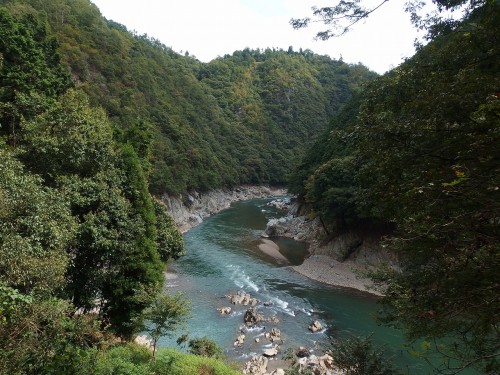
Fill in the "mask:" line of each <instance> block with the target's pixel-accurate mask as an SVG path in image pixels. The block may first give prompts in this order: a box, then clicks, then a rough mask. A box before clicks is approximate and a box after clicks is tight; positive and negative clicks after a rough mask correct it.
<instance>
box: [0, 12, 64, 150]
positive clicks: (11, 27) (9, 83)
mask: <svg viewBox="0 0 500 375" xmlns="http://www.w3.org/2000/svg"><path fill="white" fill-rule="evenodd" d="M57 49H58V43H57V42H56V41H55V40H54V39H53V38H50V37H49V36H48V35H47V24H46V22H43V21H40V19H38V18H37V17H36V15H35V14H32V13H26V14H24V15H23V16H21V17H19V18H14V17H12V16H11V15H10V14H9V13H8V12H7V11H6V10H5V9H0V123H1V124H2V127H1V128H0V134H3V135H7V136H8V139H9V142H10V143H11V144H14V145H15V144H16V142H17V137H18V135H19V134H20V133H22V132H21V128H20V121H21V118H23V117H24V118H30V117H32V116H33V115H35V114H37V113H40V112H41V111H43V110H45V109H46V108H47V106H48V105H49V104H50V102H51V101H53V100H54V99H55V98H56V97H57V95H59V94H61V93H62V92H64V91H65V90H66V89H67V88H68V87H70V85H71V81H70V78H69V74H68V71H67V70H66V68H65V67H64V66H63V65H62V64H61V63H60V55H59V53H58V51H57ZM18 133H19V134H18Z"/></svg>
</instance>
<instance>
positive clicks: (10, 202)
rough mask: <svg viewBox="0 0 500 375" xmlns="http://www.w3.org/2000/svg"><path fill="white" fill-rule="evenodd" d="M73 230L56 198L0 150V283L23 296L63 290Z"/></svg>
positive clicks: (37, 179)
mask: <svg viewBox="0 0 500 375" xmlns="http://www.w3.org/2000/svg"><path fill="white" fill-rule="evenodd" d="M47 207H50V208H51V209H50V210H48V209H47ZM74 229H75V221H74V219H73V218H72V217H71V214H70V211H69V210H68V208H67V207H66V206H65V205H64V202H61V200H60V199H59V197H58V195H57V192H56V191H54V190H53V189H50V188H46V187H43V186H42V184H41V181H40V179H39V178H38V177H35V176H32V175H30V174H29V173H28V172H27V171H26V170H25V169H24V168H23V167H22V164H21V163H19V162H18V161H17V160H16V159H14V157H13V156H12V154H11V153H10V152H9V151H8V150H4V149H0V281H1V282H3V283H5V285H7V286H9V287H12V288H15V289H17V290H19V291H20V292H21V293H23V294H28V293H31V292H34V293H38V294H49V295H50V294H51V293H52V292H54V291H56V290H58V289H60V288H61V287H63V285H64V275H65V272H66V267H67V264H68V255H67V253H66V248H67V246H68V245H69V244H70V243H71V241H72V240H73V238H74Z"/></svg>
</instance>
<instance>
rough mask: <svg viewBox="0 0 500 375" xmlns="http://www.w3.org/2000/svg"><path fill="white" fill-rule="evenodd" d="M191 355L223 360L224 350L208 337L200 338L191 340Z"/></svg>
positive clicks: (189, 344)
mask: <svg viewBox="0 0 500 375" xmlns="http://www.w3.org/2000/svg"><path fill="white" fill-rule="evenodd" d="M188 346H189V353H191V354H195V355H200V356H203V357H209V358H217V359H222V358H223V354H222V349H221V348H220V347H219V346H218V345H217V343H216V342H215V341H214V340H212V339H209V338H208V337H206V336H204V337H199V338H195V339H191V340H189V343H188Z"/></svg>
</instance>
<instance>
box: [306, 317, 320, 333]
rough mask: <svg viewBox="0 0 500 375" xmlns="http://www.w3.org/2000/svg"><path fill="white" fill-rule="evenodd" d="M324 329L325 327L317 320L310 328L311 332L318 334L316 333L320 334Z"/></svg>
mask: <svg viewBox="0 0 500 375" xmlns="http://www.w3.org/2000/svg"><path fill="white" fill-rule="evenodd" d="M322 329H323V326H322V325H321V323H320V321H319V320H315V321H314V322H312V323H311V325H310V326H309V330H310V331H311V332H312V333H316V332H319V331H321V330H322Z"/></svg>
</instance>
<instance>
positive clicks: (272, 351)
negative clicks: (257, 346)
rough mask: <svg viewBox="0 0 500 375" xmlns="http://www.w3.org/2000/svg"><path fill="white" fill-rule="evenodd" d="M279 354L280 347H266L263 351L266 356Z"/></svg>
mask: <svg viewBox="0 0 500 375" xmlns="http://www.w3.org/2000/svg"><path fill="white" fill-rule="evenodd" d="M277 354H278V349H276V348H271V349H266V350H264V353H262V355H263V356H264V357H274V356H276V355H277Z"/></svg>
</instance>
